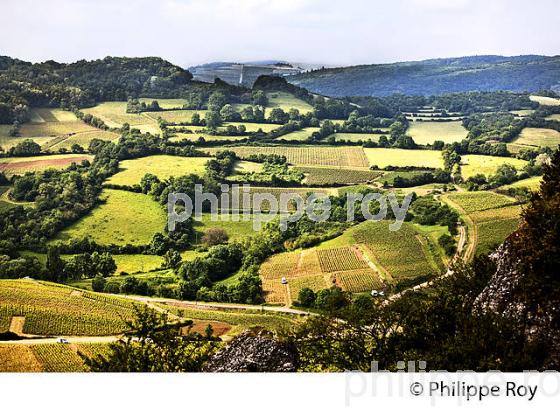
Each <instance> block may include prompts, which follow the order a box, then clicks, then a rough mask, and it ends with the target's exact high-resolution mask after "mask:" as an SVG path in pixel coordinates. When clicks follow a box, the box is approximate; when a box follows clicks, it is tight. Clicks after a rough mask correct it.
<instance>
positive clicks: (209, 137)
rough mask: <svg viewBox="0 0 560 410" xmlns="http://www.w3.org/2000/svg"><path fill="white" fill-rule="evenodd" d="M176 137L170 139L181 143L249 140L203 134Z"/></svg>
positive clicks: (184, 134) (182, 134)
mask: <svg viewBox="0 0 560 410" xmlns="http://www.w3.org/2000/svg"><path fill="white" fill-rule="evenodd" d="M174 135H175V136H174V137H171V138H169V141H171V142H179V141H192V142H197V141H198V140H200V138H203V139H204V140H205V141H222V142H232V141H242V140H245V139H247V137H239V136H225V135H208V134H201V133H192V134H188V133H182V132H178V133H176V134H174Z"/></svg>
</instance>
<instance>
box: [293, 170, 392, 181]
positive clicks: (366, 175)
mask: <svg viewBox="0 0 560 410" xmlns="http://www.w3.org/2000/svg"><path fill="white" fill-rule="evenodd" d="M296 170H297V171H299V172H302V173H303V174H305V180H304V183H306V184H307V185H319V186H333V185H351V184H360V183H364V182H371V181H373V180H374V179H375V178H377V177H379V176H380V175H382V174H383V173H382V172H379V171H366V170H363V169H347V168H332V167H329V168H321V167H296Z"/></svg>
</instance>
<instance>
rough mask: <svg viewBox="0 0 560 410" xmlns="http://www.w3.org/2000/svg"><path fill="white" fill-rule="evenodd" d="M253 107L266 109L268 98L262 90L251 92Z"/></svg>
mask: <svg viewBox="0 0 560 410" xmlns="http://www.w3.org/2000/svg"><path fill="white" fill-rule="evenodd" d="M252 97H253V98H252V100H253V105H260V106H261V107H266V106H267V105H268V98H267V97H266V94H265V93H264V91H262V90H256V91H253V96H252Z"/></svg>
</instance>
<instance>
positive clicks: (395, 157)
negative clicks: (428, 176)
mask: <svg viewBox="0 0 560 410" xmlns="http://www.w3.org/2000/svg"><path fill="white" fill-rule="evenodd" d="M364 152H365V154H366V157H367V159H368V161H369V165H370V166H372V165H377V166H378V167H379V168H381V169H383V168H385V167H388V166H393V167H426V168H443V157H442V155H441V152H440V151H430V150H412V149H399V148H364Z"/></svg>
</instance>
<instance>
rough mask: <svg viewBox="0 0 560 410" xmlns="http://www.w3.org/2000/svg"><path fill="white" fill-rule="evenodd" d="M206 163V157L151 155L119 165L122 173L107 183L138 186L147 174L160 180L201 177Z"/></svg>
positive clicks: (122, 162)
mask: <svg viewBox="0 0 560 410" xmlns="http://www.w3.org/2000/svg"><path fill="white" fill-rule="evenodd" d="M207 162H208V158H206V157H176V156H171V155H152V156H149V157H143V158H137V159H129V160H125V161H121V162H120V163H119V168H120V169H122V171H120V172H118V173H116V174H115V175H113V176H112V177H111V178H109V179H108V180H107V182H108V183H110V184H116V185H128V186H130V185H135V184H139V183H140V181H141V179H142V177H143V176H144V175H146V174H148V173H150V174H153V175H155V176H157V177H158V178H159V179H160V180H165V179H168V178H169V177H178V176H181V175H187V174H198V175H202V174H203V173H204V171H205V165H206V163H207Z"/></svg>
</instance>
